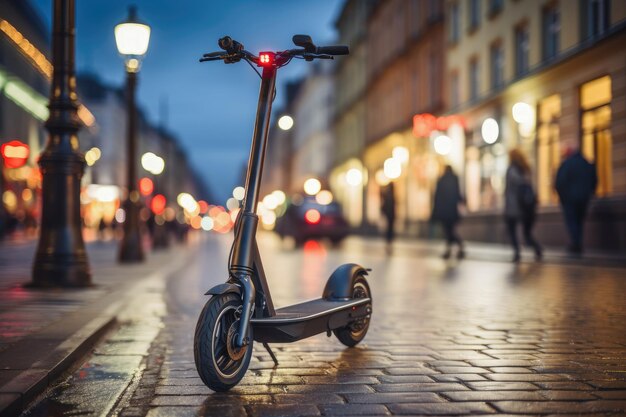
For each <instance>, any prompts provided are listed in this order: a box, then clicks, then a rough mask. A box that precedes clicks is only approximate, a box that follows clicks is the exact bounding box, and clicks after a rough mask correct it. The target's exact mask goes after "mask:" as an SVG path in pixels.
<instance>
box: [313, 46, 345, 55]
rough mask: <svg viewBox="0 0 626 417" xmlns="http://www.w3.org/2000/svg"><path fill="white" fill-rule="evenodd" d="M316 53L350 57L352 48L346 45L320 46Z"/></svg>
mask: <svg viewBox="0 0 626 417" xmlns="http://www.w3.org/2000/svg"><path fill="white" fill-rule="evenodd" d="M316 53H318V54H328V55H348V54H350V48H348V47H347V46H346V45H334V46H318V47H317V51H316Z"/></svg>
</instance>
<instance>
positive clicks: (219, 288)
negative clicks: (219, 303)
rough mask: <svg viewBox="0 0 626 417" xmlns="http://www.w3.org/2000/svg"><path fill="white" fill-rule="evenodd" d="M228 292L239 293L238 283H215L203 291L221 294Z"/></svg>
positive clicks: (210, 293) (206, 293) (207, 293)
mask: <svg viewBox="0 0 626 417" xmlns="http://www.w3.org/2000/svg"><path fill="white" fill-rule="evenodd" d="M229 292H232V293H235V294H237V295H241V288H239V286H238V285H235V284H231V283H228V282H226V283H224V284H220V285H216V286H215V287H213V288H211V289H210V290H208V291H207V292H205V293H204V295H222V294H226V293H229Z"/></svg>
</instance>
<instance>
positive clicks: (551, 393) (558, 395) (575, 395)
mask: <svg viewBox="0 0 626 417" xmlns="http://www.w3.org/2000/svg"><path fill="white" fill-rule="evenodd" d="M540 393H541V395H543V396H544V397H546V398H547V399H549V400H553V401H584V400H595V399H597V398H598V397H597V396H596V395H594V393H593V392H590V391H562V390H544V391H540ZM625 399H626V398H625Z"/></svg>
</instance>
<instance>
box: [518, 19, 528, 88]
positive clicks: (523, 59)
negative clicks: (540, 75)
mask: <svg viewBox="0 0 626 417" xmlns="http://www.w3.org/2000/svg"><path fill="white" fill-rule="evenodd" d="M529 45H530V44H529V42H528V26H527V25H524V26H519V27H518V28H517V29H515V75H516V76H518V77H519V76H521V75H524V74H526V73H527V72H528V68H529V62H528V53H529V48H530V46H529Z"/></svg>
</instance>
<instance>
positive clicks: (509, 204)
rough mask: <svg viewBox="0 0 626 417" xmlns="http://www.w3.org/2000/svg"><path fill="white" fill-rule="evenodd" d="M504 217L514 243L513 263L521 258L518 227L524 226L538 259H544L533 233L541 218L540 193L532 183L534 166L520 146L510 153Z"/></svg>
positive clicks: (529, 242)
mask: <svg viewBox="0 0 626 417" xmlns="http://www.w3.org/2000/svg"><path fill="white" fill-rule="evenodd" d="M504 217H505V221H506V227H507V232H508V234H509V239H510V240H511V245H512V246H513V262H518V261H519V260H520V247H519V242H518V240H517V226H518V225H521V226H522V231H523V234H524V240H525V242H526V244H527V245H528V246H531V247H532V248H533V249H534V251H535V259H536V260H541V258H542V256H543V252H542V249H541V246H540V245H539V243H537V241H536V240H535V238H534V237H533V235H532V229H533V226H534V224H535V219H536V217H537V196H536V194H535V190H534V189H533V186H532V182H531V172H530V165H529V164H528V160H527V159H526V156H525V155H524V154H523V153H522V151H521V150H519V149H511V151H510V152H509V168H508V169H507V171H506V185H505V190H504Z"/></svg>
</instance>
